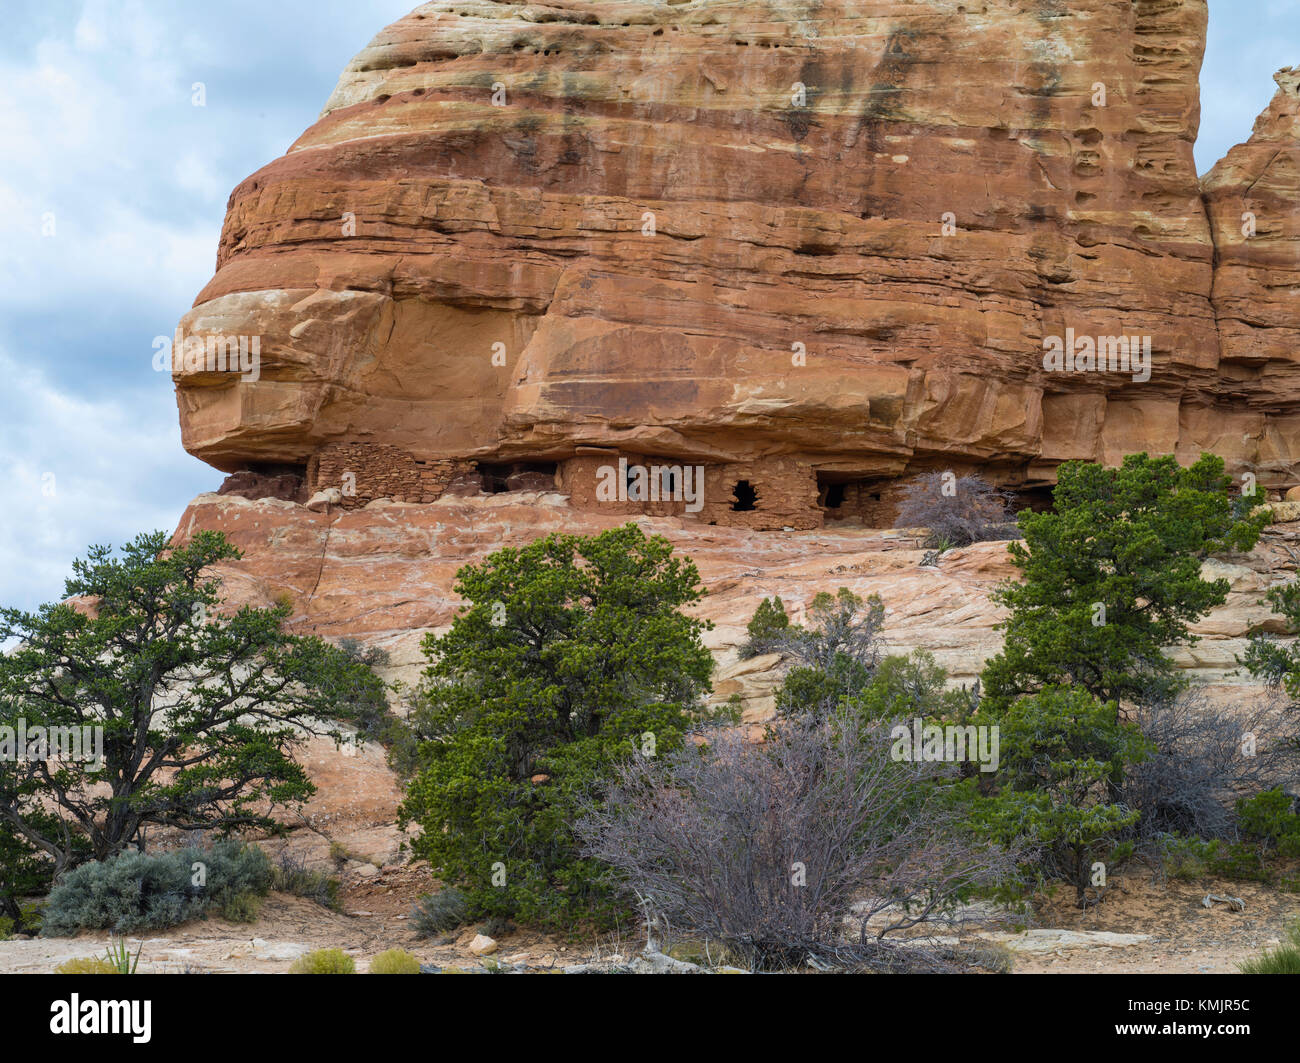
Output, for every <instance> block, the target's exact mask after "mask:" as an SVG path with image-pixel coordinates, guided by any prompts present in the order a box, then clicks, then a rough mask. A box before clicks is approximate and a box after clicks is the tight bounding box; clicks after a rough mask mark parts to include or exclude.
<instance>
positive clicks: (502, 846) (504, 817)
mask: <svg viewBox="0 0 1300 1063" xmlns="http://www.w3.org/2000/svg"><path fill="white" fill-rule="evenodd" d="M457 591H458V593H460V595H461V596H462V597H463V598H465V599H467V600H468V602H469V603H470V604H469V606H468V607H467V608H466V609H465V610H464V611H463V612H462V613H461V615H460V616H458V617H457V618H456V621H455V623H454V624H453V625H452V628H451V630H450V631H448V632H447V634H445V635H443V636H442V637H440V638H435V637H433V636H430V637H428V638H427V639H426V640H425V644H424V649H425V652H426V654H427V655H428V657H429V659H430V661H431V664H430V666H429V668H428V669H427V670H426V672H425V683H424V686H423V689H422V692H421V703H420V704H419V705H418V706H417V709H416V711H415V712H414V713H413V721H412V722H413V727H414V730H415V732H416V734H417V735H418V737H419V739H420V742H421V744H420V747H419V760H420V766H419V769H418V771H417V773H416V775H415V777H414V778H413V779H412V781H411V783H410V786H409V788H408V790H407V796H406V800H405V802H404V803H403V805H402V809H401V821H402V823H403V824H405V823H407V822H411V821H414V822H415V823H417V824H418V825H419V826H420V828H422V830H421V833H420V835H419V837H418V838H417V839H416V840H415V841H414V842H413V849H414V851H415V853H416V854H417V855H418V856H421V857H424V858H425V859H427V860H428V861H429V863H430V864H431V865H432V866H433V867H434V868H435V870H436V871H437V872H438V874H439V875H440V877H442V878H443V879H444V880H445V881H447V882H449V883H454V884H455V885H456V886H457V887H459V888H460V889H461V890H462V891H463V893H464V895H465V898H466V901H467V903H468V906H469V909H470V911H469V916H470V918H479V917H482V916H492V915H499V916H505V917H515V918H518V919H520V920H522V921H528V922H537V923H543V924H545V923H550V924H555V923H559V922H567V923H570V924H571V923H572V921H573V920H574V919H576V918H582V917H585V916H590V917H594V918H604V917H606V916H609V915H611V914H612V910H611V909H610V908H609V907H608V903H609V898H610V897H611V894H610V893H609V891H608V890H607V888H606V887H605V886H604V884H603V883H602V881H601V879H602V873H603V870H604V869H603V867H602V866H601V865H599V864H598V863H596V862H595V861H593V860H591V859H588V858H583V857H581V856H580V855H579V852H578V846H577V844H576V842H575V840H574V837H573V833H572V826H573V823H574V822H575V820H576V819H577V818H578V814H579V809H580V807H581V806H582V802H583V801H584V800H586V799H589V798H590V797H591V795H592V794H593V792H594V790H595V788H596V787H597V786H598V784H599V781H600V780H601V779H602V778H604V777H605V776H607V775H608V773H609V772H610V771H611V770H612V768H613V767H614V766H615V765H616V764H617V763H618V762H619V761H620V760H621V759H625V758H627V757H630V756H632V755H633V754H634V753H644V752H652V753H662V752H666V751H668V750H671V749H673V748H674V747H676V746H678V745H680V744H681V742H682V741H683V738H684V736H685V734H686V732H687V731H688V730H689V729H691V728H692V727H693V726H696V725H697V724H698V723H699V722H700V721H701V720H702V719H703V718H704V717H705V713H704V708H703V703H702V699H703V695H704V694H705V692H706V691H707V690H708V683H709V676H710V672H711V670H712V660H711V658H710V656H709V653H708V651H707V650H706V649H705V648H704V646H703V644H702V643H701V641H700V632H701V631H702V630H704V629H705V628H706V626H707V625H706V624H705V623H704V622H702V621H699V620H696V619H693V618H691V617H688V616H686V615H685V614H684V613H682V612H681V609H682V607H683V606H688V605H691V604H692V603H694V602H696V601H698V600H700V598H701V597H703V591H702V589H701V587H700V584H699V573H698V571H697V570H696V568H695V565H694V564H693V563H691V562H690V561H689V560H684V559H679V558H675V557H673V556H672V547H671V545H670V544H669V543H668V542H667V540H665V539H663V538H661V537H658V536H656V537H653V538H647V537H646V536H645V535H644V534H643V533H642V532H641V530H640V529H639V528H637V527H636V526H635V525H633V524H629V525H626V526H624V527H621V528H615V529H612V530H610V531H607V532H604V533H603V534H601V535H597V536H594V537H589V538H583V537H579V536H573V535H551V536H548V537H547V538H545V539H542V540H540V541H538V542H535V543H533V544H532V545H531V546H528V547H526V548H524V549H505V550H501V551H498V552H497V553H495V554H492V555H491V556H489V557H488V558H487V559H486V560H485V561H483V562H482V563H481V564H478V565H470V566H467V567H466V568H464V569H462V570H461V571H460V573H459V582H458V584H457ZM646 736H650V737H648V738H647V737H646ZM647 742H652V743H653V746H652V747H651V748H649V749H647V747H646V743H647ZM534 780H536V781H534Z"/></svg>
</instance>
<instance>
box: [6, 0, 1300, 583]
mask: <svg viewBox="0 0 1300 1063" xmlns="http://www.w3.org/2000/svg"><path fill="white" fill-rule="evenodd" d="M414 6H416V0H271V2H268V0H6V3H5V6H4V10H5V13H6V19H5V32H4V33H3V34H0V482H3V483H4V484H6V485H7V487H8V491H7V492H6V494H5V496H4V504H3V506H0V604H3V605H16V606H21V607H25V608H30V607H34V606H35V605H36V604H37V603H39V602H41V601H48V600H50V599H52V598H55V597H57V596H59V595H60V594H61V592H62V587H63V579H64V577H65V576H66V575H67V573H68V570H69V569H68V566H69V562H70V561H71V559H72V558H73V557H76V556H79V555H80V554H82V553H83V552H84V550H85V547H86V546H87V545H88V544H90V543H98V542H111V543H120V542H121V541H123V540H124V539H127V538H129V537H131V536H132V535H134V534H135V533H137V532H139V531H143V530H148V529H153V528H164V529H167V530H171V529H172V528H174V527H175V525H176V523H177V520H178V519H179V517H180V515H181V512H182V510H183V509H184V507H185V504H186V502H188V501H189V499H191V498H192V497H193V496H194V495H196V494H198V493H199V492H200V491H207V490H214V489H215V488H216V487H217V486H218V485H219V484H220V482H221V480H222V475H221V474H220V473H218V472H216V471H215V470H213V469H210V468H209V467H207V466H206V465H203V464H202V463H201V462H198V461H196V460H195V459H193V458H190V457H189V456H188V455H186V454H185V452H184V451H183V450H182V449H181V445H180V432H179V429H178V427H177V423H176V406H175V401H174V399H173V396H172V389H171V383H170V378H169V377H167V376H165V375H162V374H157V373H155V372H153V370H152V367H151V362H152V358H153V348H152V341H153V338H154V337H155V336H159V335H170V334H171V333H172V331H173V329H174V328H175V325H176V322H177V321H178V320H179V318H180V317H181V315H182V314H183V313H184V312H185V311H186V310H187V309H189V307H190V305H191V303H192V301H193V299H194V296H195V295H196V294H197V293H198V291H199V289H200V288H202V287H203V285H204V284H205V283H206V282H207V281H208V279H209V278H210V277H211V274H212V271H213V269H214V265H215V257H216V248H217V239H218V236H219V234H220V230H221V222H222V217H223V214H224V210H225V204H226V197H227V196H228V195H229V193H230V190H231V189H232V188H234V186H235V185H236V184H238V183H239V181H241V180H242V179H243V178H244V177H246V176H247V175H249V174H250V173H252V172H253V171H255V170H257V169H259V168H260V167H261V166H263V165H265V164H266V163H267V162H269V161H271V160H272V159H273V158H275V157H276V156H278V155H281V154H283V153H284V151H285V150H286V149H287V148H288V146H289V145H290V144H291V143H292V142H293V141H294V140H295V139H296V138H297V137H298V135H299V134H300V133H301V132H302V131H303V130H304V129H306V128H307V127H308V126H309V125H311V123H312V122H313V121H314V120H315V117H316V115H317V114H318V113H319V111H320V108H321V106H322V105H323V104H324V102H325V99H326V97H327V96H328V95H329V92H330V90H331V89H332V88H333V86H334V83H335V81H336V80H337V79H338V75H339V72H340V71H341V70H342V69H343V67H344V65H345V64H346V63H347V61H348V60H349V59H350V58H351V57H352V56H353V55H354V54H355V53H356V52H357V51H358V50H360V48H361V47H362V46H363V45H364V44H365V43H366V42H367V41H368V40H369V39H370V38H371V37H372V36H373V35H374V34H375V33H376V32H377V31H378V30H379V29H380V28H381V27H382V26H384V25H386V24H387V23H389V22H391V21H393V20H394V19H396V18H398V17H400V16H401V15H403V14H405V13H406V12H407V11H409V10H411V9H412V8H413V7H414ZM1293 63H1300V0H1210V39H1209V48H1208V54H1207V57H1206V65H1205V70H1204V71H1203V74H1202V129H1201V138H1200V141H1199V142H1198V144H1197V152H1196V154H1197V161H1198V165H1199V167H1200V169H1201V170H1202V171H1204V170H1206V169H1208V168H1209V167H1210V166H1211V165H1213V163H1214V161H1215V160H1216V159H1217V158H1219V156H1221V155H1222V154H1223V153H1224V152H1225V151H1226V150H1227V149H1228V148H1229V147H1231V146H1232V145H1233V144H1235V143H1237V142H1239V141H1241V140H1244V139H1246V137H1247V136H1248V135H1249V132H1250V127H1251V124H1252V123H1253V121H1254V119H1255V116H1256V115H1257V114H1258V113H1259V112H1260V111H1261V110H1263V108H1264V107H1265V106H1266V105H1267V103H1268V101H1269V99H1270V98H1271V97H1272V95H1273V91H1274V88H1275V86H1274V84H1273V81H1272V73H1273V72H1274V71H1275V70H1277V69H1278V68H1279V67H1282V66H1287V65H1290V64H1293ZM196 82H201V83H202V84H203V86H204V89H205V92H206V106H203V107H196V106H194V105H193V96H194V85H195V83H196Z"/></svg>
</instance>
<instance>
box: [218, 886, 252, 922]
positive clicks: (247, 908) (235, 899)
mask: <svg viewBox="0 0 1300 1063" xmlns="http://www.w3.org/2000/svg"><path fill="white" fill-rule="evenodd" d="M216 907H217V908H219V909H220V910H221V918H222V919H225V920H226V921H227V922H231V923H256V922H257V917H258V916H259V915H261V914H262V898H261V897H259V896H258V895H257V894H256V893H251V892H247V891H246V892H244V893H234V892H231V891H230V890H227V891H225V892H224V893H223V894H222V895H221V896H220V897H219V898H218V899H217V901H216Z"/></svg>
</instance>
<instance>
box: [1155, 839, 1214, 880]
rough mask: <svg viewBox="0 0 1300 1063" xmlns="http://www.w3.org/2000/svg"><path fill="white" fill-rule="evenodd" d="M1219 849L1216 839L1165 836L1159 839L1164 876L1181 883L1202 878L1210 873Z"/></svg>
mask: <svg viewBox="0 0 1300 1063" xmlns="http://www.w3.org/2000/svg"><path fill="white" fill-rule="evenodd" d="M1219 847H1220V843H1219V841H1218V840H1217V839H1210V840H1206V839H1205V838H1192V837H1188V836H1186V835H1182V834H1167V835H1165V836H1164V837H1163V838H1161V839H1160V852H1161V856H1162V857H1163V861H1164V868H1165V874H1167V875H1168V876H1169V877H1170V878H1175V879H1179V880H1180V881H1183V882H1191V881H1193V880H1195V879H1198V878H1202V877H1204V876H1205V875H1207V874H1209V873H1210V871H1211V869H1212V868H1213V867H1214V865H1215V864H1216V862H1217V861H1218V859H1219Z"/></svg>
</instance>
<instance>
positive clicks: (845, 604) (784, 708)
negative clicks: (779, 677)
mask: <svg viewBox="0 0 1300 1063" xmlns="http://www.w3.org/2000/svg"><path fill="white" fill-rule="evenodd" d="M808 624H809V626H808V627H807V628H806V629H805V628H801V627H798V626H795V627H792V628H791V629H790V634H789V635H787V637H786V639H785V648H786V651H787V652H788V653H790V654H791V655H792V656H793V657H794V658H795V659H796V660H797V661H798V664H797V665H796V666H795V667H794V668H792V669H791V670H790V671H789V672H788V673H787V674H786V677H785V679H784V680H783V682H782V683H781V685H780V686H779V687H778V688H777V691H776V711H777V712H778V713H779V714H780V715H782V716H803V715H804V714H807V713H812V714H813V715H816V716H825V715H827V714H828V713H829V712H831V710H832V709H834V708H836V707H837V706H838V705H839V703H840V702H841V700H843V699H844V698H847V697H853V696H854V695H856V694H858V693H860V692H861V691H862V690H863V688H864V687H866V686H867V684H868V683H869V682H870V681H871V678H872V676H873V675H874V674H875V671H876V668H877V666H878V665H879V664H880V658H881V656H882V655H883V641H882V639H881V630H882V629H883V628H884V626H885V604H884V602H882V601H881V600H880V595H878V594H873V595H871V596H870V597H868V598H866V599H863V598H861V597H859V596H858V595H856V594H854V593H853V592H852V591H851V590H849V589H848V588H847V587H841V588H840V589H839V590H838V591H836V592H835V593H834V594H831V593H829V592H828V591H822V592H820V593H819V594H817V595H815V596H814V597H813V600H812V604H811V605H810V606H809V608H808Z"/></svg>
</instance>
